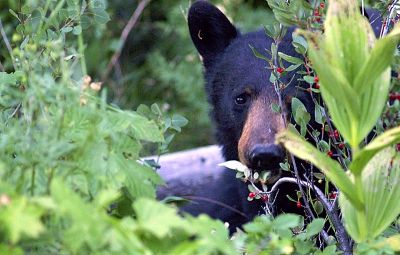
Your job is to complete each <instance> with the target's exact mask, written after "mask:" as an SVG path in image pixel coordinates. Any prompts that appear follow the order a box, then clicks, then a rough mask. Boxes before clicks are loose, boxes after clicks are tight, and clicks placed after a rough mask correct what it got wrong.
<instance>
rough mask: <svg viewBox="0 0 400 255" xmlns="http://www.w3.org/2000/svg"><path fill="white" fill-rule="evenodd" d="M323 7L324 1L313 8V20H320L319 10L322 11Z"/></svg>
mask: <svg viewBox="0 0 400 255" xmlns="http://www.w3.org/2000/svg"><path fill="white" fill-rule="evenodd" d="M324 8H325V3H323V2H322V3H320V4H319V7H317V8H316V9H315V10H314V21H315V22H318V23H319V22H321V16H322V15H321V12H320V11H322V10H323V9H324Z"/></svg>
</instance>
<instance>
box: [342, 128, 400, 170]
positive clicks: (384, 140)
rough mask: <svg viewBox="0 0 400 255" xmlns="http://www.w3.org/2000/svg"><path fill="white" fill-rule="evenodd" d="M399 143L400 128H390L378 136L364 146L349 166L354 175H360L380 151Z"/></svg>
mask: <svg viewBox="0 0 400 255" xmlns="http://www.w3.org/2000/svg"><path fill="white" fill-rule="evenodd" d="M396 143H400V127H396V128H392V129H389V130H387V131H385V132H384V133H383V134H381V135H379V136H378V137H377V138H375V139H374V140H373V141H372V142H370V143H369V144H368V145H367V146H365V147H364V148H363V149H362V150H361V151H360V152H359V153H358V154H357V155H356V157H355V158H354V160H353V162H352V163H351V165H350V166H349V168H350V169H351V171H352V172H353V173H354V174H360V173H361V171H362V170H363V169H364V167H365V165H367V163H368V162H369V160H370V159H371V158H372V157H374V155H375V154H377V153H378V152H380V151H381V150H382V149H384V148H386V147H388V146H390V145H393V144H396Z"/></svg>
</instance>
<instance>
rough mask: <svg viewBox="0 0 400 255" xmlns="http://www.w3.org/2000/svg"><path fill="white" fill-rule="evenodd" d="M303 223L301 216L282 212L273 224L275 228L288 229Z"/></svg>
mask: <svg viewBox="0 0 400 255" xmlns="http://www.w3.org/2000/svg"><path fill="white" fill-rule="evenodd" d="M300 223H301V220H300V216H299V215H296V214H290V213H288V214H280V215H278V217H276V218H275V219H274V221H273V222H272V225H273V227H274V228H275V229H281V230H286V229H289V228H294V227H297V226H299V225H300Z"/></svg>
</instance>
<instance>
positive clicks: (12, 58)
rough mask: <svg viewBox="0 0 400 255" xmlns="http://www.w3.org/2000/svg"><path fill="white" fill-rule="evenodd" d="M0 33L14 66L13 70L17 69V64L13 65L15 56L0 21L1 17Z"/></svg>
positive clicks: (0, 23)
mask: <svg viewBox="0 0 400 255" xmlns="http://www.w3.org/2000/svg"><path fill="white" fill-rule="evenodd" d="M0 33H1V36H2V37H3V41H4V43H5V45H6V48H7V50H8V53H9V54H10V57H11V61H12V63H13V66H14V70H17V66H16V65H15V58H14V54H13V52H12V48H11V44H10V41H8V38H7V35H6V32H5V31H4V27H3V23H2V22H1V19H0Z"/></svg>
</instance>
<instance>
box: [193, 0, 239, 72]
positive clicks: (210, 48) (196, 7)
mask: <svg viewBox="0 0 400 255" xmlns="http://www.w3.org/2000/svg"><path fill="white" fill-rule="evenodd" d="M188 24H189V31H190V36H191V37H192V41H193V43H194V45H195V46H196V48H197V50H198V52H199V53H200V55H201V56H202V57H203V62H204V66H205V67H206V68H208V67H209V66H210V65H211V64H212V62H213V59H214V58H215V57H216V56H217V55H218V54H219V53H221V52H222V51H223V50H224V49H225V48H226V47H227V46H228V45H229V43H230V42H231V41H232V40H233V39H234V38H236V37H237V36H238V31H237V30H236V28H235V26H233V25H232V24H231V23H230V22H229V20H228V18H227V17H226V16H225V15H224V14H223V13H222V12H221V11H220V10H219V9H218V8H217V7H215V6H214V5H212V4H210V3H208V2H207V1H204V0H200V1H196V2H195V3H193V4H192V6H191V7H190V9H189V14H188Z"/></svg>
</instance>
